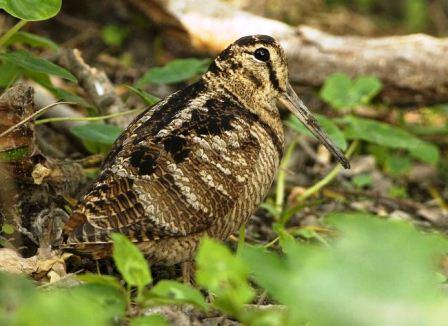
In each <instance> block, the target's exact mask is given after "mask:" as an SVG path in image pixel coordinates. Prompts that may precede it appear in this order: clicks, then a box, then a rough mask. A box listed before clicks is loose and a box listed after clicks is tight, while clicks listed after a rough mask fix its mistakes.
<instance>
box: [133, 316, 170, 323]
mask: <svg viewBox="0 0 448 326" xmlns="http://www.w3.org/2000/svg"><path fill="white" fill-rule="evenodd" d="M168 325H169V324H168V321H167V320H166V318H165V317H163V316H162V315H160V314H153V315H149V316H142V317H137V318H134V319H132V320H131V326H168Z"/></svg>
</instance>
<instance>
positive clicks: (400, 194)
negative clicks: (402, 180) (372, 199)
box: [388, 186, 409, 199]
mask: <svg viewBox="0 0 448 326" xmlns="http://www.w3.org/2000/svg"><path fill="white" fill-rule="evenodd" d="M388 195H389V196H390V197H392V198H401V199H406V198H409V195H408V193H407V191H406V188H404V187H400V186H392V187H390V189H389V191H388Z"/></svg>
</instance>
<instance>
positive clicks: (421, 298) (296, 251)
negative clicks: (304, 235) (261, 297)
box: [243, 213, 448, 325]
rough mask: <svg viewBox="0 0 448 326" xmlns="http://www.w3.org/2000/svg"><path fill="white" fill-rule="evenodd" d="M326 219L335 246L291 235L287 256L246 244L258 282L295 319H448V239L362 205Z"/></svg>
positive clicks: (324, 322)
mask: <svg viewBox="0 0 448 326" xmlns="http://www.w3.org/2000/svg"><path fill="white" fill-rule="evenodd" d="M327 221H328V222H329V223H330V224H332V225H333V226H334V227H335V228H336V229H337V231H338V236H337V238H336V239H335V240H334V241H333V242H332V245H331V247H328V246H312V245H303V244H299V243H295V244H291V243H290V244H289V248H288V250H287V251H286V257H281V256H278V255H276V254H271V253H268V252H266V251H264V250H263V249H259V248H250V247H248V248H245V249H244V250H243V257H244V258H245V261H246V262H247V263H248V265H249V266H250V268H251V271H252V273H253V274H254V276H255V280H256V281H257V283H258V284H260V285H261V286H262V287H263V288H265V289H267V290H268V292H269V293H270V294H271V295H272V296H273V297H274V298H275V299H277V300H278V301H279V302H280V303H283V304H285V305H286V306H288V308H289V311H290V312H291V313H292V316H293V321H292V322H291V324H292V325H296V324H312V325H441V324H444V323H445V322H446V310H447V309H448V297H446V295H444V293H443V291H442V289H441V285H440V284H439V283H438V279H439V278H438V276H437V271H438V269H439V267H438V261H439V259H441V258H442V255H444V254H446V252H447V250H448V239H446V238H442V237H441V236H438V235H430V234H425V233H423V232H421V231H418V230H416V229H415V228H414V227H413V226H412V225H410V224H408V223H405V222H403V221H392V220H384V219H379V218H376V217H374V216H371V215H368V214H363V213H351V214H350V213H340V214H336V213H335V214H331V215H330V216H328V218H327ZM279 275H281V277H279Z"/></svg>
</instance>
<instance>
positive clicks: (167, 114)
mask: <svg viewBox="0 0 448 326" xmlns="http://www.w3.org/2000/svg"><path fill="white" fill-rule="evenodd" d="M272 121H274V123H275V124H276V126H274V127H275V128H273V126H272V125H271V124H266V123H265V122H263V121H262V120H261V119H260V117H259V116H258V115H256V114H254V113H252V112H251V111H250V110H247V108H246V107H245V106H244V105H242V104H241V103H240V101H239V100H238V98H237V97H235V96H233V95H232V94H231V93H229V92H226V91H225V90H219V89H213V88H210V86H209V85H207V83H206V82H205V81H204V80H203V79H201V80H200V81H199V82H197V83H195V84H193V85H191V86H189V87H187V88H185V89H183V90H181V91H179V92H177V93H174V94H173V95H171V96H170V97H168V98H166V99H165V100H163V101H162V102H160V103H159V104H157V105H156V106H155V107H154V108H153V109H150V110H149V111H147V112H145V113H143V114H142V115H140V116H139V117H137V118H136V119H135V120H134V121H133V122H132V123H131V125H130V126H129V127H128V128H127V130H126V131H125V132H124V133H123V134H122V136H120V138H119V139H118V140H117V141H116V143H115V144H114V146H113V148H112V150H111V152H110V154H109V155H108V157H107V158H106V160H105V162H104V165H103V169H102V172H101V174H100V175H99V177H98V179H97V180H96V181H95V183H94V184H93V185H92V186H91V188H90V190H89V191H88V192H87V193H86V194H85V195H84V197H83V198H82V199H81V201H80V202H79V204H78V205H77V207H76V208H75V210H74V211H73V213H72V215H71V217H70V219H69V221H68V223H67V225H66V228H65V233H66V235H67V236H68V240H67V245H68V246H70V247H74V248H75V249H78V250H79V251H81V252H86V253H89V254H92V255H93V256H95V257H97V258H100V257H102V256H107V255H108V254H110V250H105V248H106V247H107V248H109V249H110V241H111V240H110V235H111V233H113V232H119V233H122V234H125V235H127V236H128V237H129V238H130V239H131V240H133V241H135V242H138V243H155V242H159V243H164V241H165V242H166V243H167V246H168V245H169V246H172V245H173V239H188V237H192V236H194V235H199V234H208V235H211V236H214V237H218V238H226V237H227V236H228V235H229V234H231V233H232V232H234V231H235V230H236V229H238V228H239V227H240V226H241V224H242V223H243V222H245V221H246V220H247V218H248V217H249V216H250V214H251V213H252V212H253V210H254V209H255V208H256V206H257V205H258V204H259V203H260V202H261V200H262V199H263V197H264V196H265V195H266V193H267V192H268V190H269V187H270V185H271V182H272V180H273V178H274V175H275V171H276V169H277V167H278V164H279V160H280V157H281V152H282V146H283V132H282V128H281V121H280V118H279V117H278V115H277V116H274V118H273V120H272ZM174 242H176V241H174ZM178 242H179V241H178ZM178 245H181V243H180V242H179V243H178ZM159 247H160V246H159ZM159 247H158V248H159ZM151 248H152V247H151ZM169 249H170V248H165V250H166V251H169ZM153 250H159V251H160V250H163V248H159V249H153ZM149 254H151V253H149ZM179 255H182V253H181V252H180V253H179ZM153 256H154V255H153ZM155 256H157V255H155ZM159 256H160V257H162V256H163V254H161V255H159ZM162 258H163V257H162ZM162 258H160V259H159V260H163V259H162ZM185 259H188V257H186V258H182V257H179V258H176V257H174V258H170V260H171V261H168V262H171V263H174V262H177V261H182V260H185ZM165 263H166V261H165Z"/></svg>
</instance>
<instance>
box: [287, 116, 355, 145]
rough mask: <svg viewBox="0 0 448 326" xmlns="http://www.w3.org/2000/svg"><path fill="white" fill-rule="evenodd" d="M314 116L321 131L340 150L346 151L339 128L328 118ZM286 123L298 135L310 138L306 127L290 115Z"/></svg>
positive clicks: (345, 143)
mask: <svg viewBox="0 0 448 326" xmlns="http://www.w3.org/2000/svg"><path fill="white" fill-rule="evenodd" d="M315 116H316V119H317V122H319V125H320V126H321V127H322V129H323V130H325V132H326V133H327V134H328V136H329V137H330V138H331V139H332V140H333V141H334V143H335V144H336V145H337V146H338V147H339V148H341V149H342V150H346V149H347V141H346V139H345V136H344V134H343V132H342V131H341V129H339V127H338V126H337V125H336V124H335V123H334V122H333V121H331V120H330V119H329V118H327V117H325V116H323V115H321V114H316V115H315ZM286 123H287V125H288V126H289V127H291V128H292V129H293V130H295V131H297V132H298V133H300V134H303V135H307V136H312V134H311V132H309V131H308V129H306V127H305V126H304V125H303V123H302V122H300V121H299V119H297V118H296V117H294V116H292V115H291V116H290V117H289V119H288V120H287V121H286ZM313 137H314V136H313Z"/></svg>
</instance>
